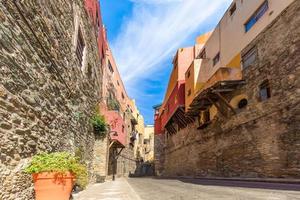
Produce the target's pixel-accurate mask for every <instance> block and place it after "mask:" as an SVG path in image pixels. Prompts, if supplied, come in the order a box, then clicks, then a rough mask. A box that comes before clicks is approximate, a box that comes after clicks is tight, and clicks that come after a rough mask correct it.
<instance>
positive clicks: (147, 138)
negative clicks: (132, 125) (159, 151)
mask: <svg viewBox="0 0 300 200" xmlns="http://www.w3.org/2000/svg"><path fill="white" fill-rule="evenodd" d="M153 160H154V126H153V125H146V126H145V133H144V161H145V162H152V161H153Z"/></svg>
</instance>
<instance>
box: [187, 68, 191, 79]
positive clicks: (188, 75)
mask: <svg viewBox="0 0 300 200" xmlns="http://www.w3.org/2000/svg"><path fill="white" fill-rule="evenodd" d="M190 76H191V71H190V70H189V71H188V73H187V77H188V78H190Z"/></svg>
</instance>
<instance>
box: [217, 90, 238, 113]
mask: <svg viewBox="0 0 300 200" xmlns="http://www.w3.org/2000/svg"><path fill="white" fill-rule="evenodd" d="M215 94H216V95H217V96H218V97H219V98H220V99H221V101H222V102H223V103H225V105H226V106H227V107H228V108H230V110H231V111H232V112H233V113H234V114H236V111H235V110H234V108H233V107H232V106H231V105H230V103H229V102H228V101H227V100H226V99H225V97H223V96H222V95H221V94H220V93H219V92H215Z"/></svg>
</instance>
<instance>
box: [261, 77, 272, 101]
mask: <svg viewBox="0 0 300 200" xmlns="http://www.w3.org/2000/svg"><path fill="white" fill-rule="evenodd" d="M259 97H260V101H265V100H267V99H269V98H271V88H270V83H269V81H268V80H265V81H264V82H263V83H262V84H260V86H259Z"/></svg>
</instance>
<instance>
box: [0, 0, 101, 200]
mask: <svg viewBox="0 0 300 200" xmlns="http://www.w3.org/2000/svg"><path fill="white" fill-rule="evenodd" d="M14 2H16V3H14ZM79 28H80V29H81V31H82V35H83V38H84V43H85V47H86V48H85V50H84V52H83V62H82V63H79V59H78V58H77V57H76V53H75V51H76V44H77V37H78V29H79ZM96 44H97V40H96V31H95V29H94V27H93V26H92V22H91V21H90V20H89V17H88V15H87V12H86V10H85V9H84V5H83V1H80V0H74V1H64V0H55V1H42V0H36V1H32V0H30V1H27V0H26V1H25V0H21V1H1V2H0V151H1V154H0V199H1V200H28V199H33V197H32V194H33V188H32V183H31V182H32V181H31V177H30V176H29V175H26V174H24V173H22V169H23V167H24V166H25V165H26V164H27V163H28V160H29V158H30V157H32V156H33V155H35V154H36V153H38V152H44V151H47V152H53V151H69V152H72V153H75V152H79V153H80V155H81V156H82V157H83V159H84V160H86V164H87V166H88V167H89V172H90V175H91V177H93V156H94V155H93V153H94V152H93V146H94V140H95V138H94V133H93V129H92V127H91V125H90V123H89V120H90V117H91V115H92V113H93V111H94V110H95V106H96V105H97V102H98V101H99V98H100V96H99V94H100V92H101V88H100V85H101V76H102V72H101V62H100V58H99V53H98V49H97V45H96Z"/></svg>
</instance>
